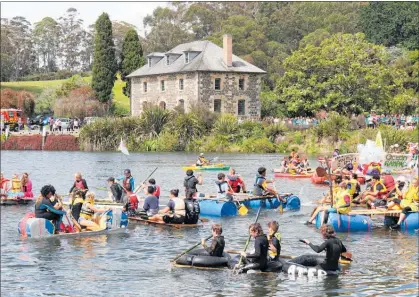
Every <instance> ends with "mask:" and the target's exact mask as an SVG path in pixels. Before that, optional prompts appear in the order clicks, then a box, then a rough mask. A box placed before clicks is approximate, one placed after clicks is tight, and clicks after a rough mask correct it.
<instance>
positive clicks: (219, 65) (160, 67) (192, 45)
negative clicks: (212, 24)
mask: <svg viewBox="0 0 419 297" xmlns="http://www.w3.org/2000/svg"><path fill="white" fill-rule="evenodd" d="M183 52H198V53H199V54H198V55H197V56H196V57H195V58H193V60H191V61H190V62H189V63H188V64H185V59H184V58H183V56H179V58H178V59H176V60H175V61H173V62H172V63H171V64H170V65H167V64H166V61H165V59H161V60H160V61H158V62H157V63H156V64H154V65H153V66H151V67H149V66H148V64H146V65H144V66H143V67H141V68H139V69H137V70H135V71H134V72H133V73H131V74H130V75H128V77H135V76H149V75H159V74H170V73H182V72H194V71H211V72H238V73H240V72H242V73H260V74H264V73H266V71H264V70H262V69H260V68H258V67H256V66H254V65H252V64H250V63H248V62H246V61H245V60H243V59H241V58H239V57H237V56H235V55H233V59H232V64H233V65H232V67H227V66H226V64H225V63H224V59H223V49H222V48H221V47H219V46H217V45H216V44H214V43H212V42H211V41H207V40H204V41H193V42H189V43H184V44H180V45H178V46H176V47H175V48H173V49H171V50H170V51H168V52H167V53H166V54H171V53H173V54H179V53H183ZM153 54H157V53H153ZM158 54H161V53H158ZM148 56H149V55H148ZM154 56H156V55H154Z"/></svg>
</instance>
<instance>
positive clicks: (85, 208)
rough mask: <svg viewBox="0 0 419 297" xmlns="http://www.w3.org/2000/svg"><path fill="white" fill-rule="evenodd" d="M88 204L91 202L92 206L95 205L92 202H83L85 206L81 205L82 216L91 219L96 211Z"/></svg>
mask: <svg viewBox="0 0 419 297" xmlns="http://www.w3.org/2000/svg"><path fill="white" fill-rule="evenodd" d="M88 204H90V205H91V206H93V205H94V204H93V203H92V202H85V203H83V206H82V207H81V211H80V216H81V217H83V218H85V219H86V220H91V219H92V218H93V215H94V214H95V212H94V211H93V210H91V209H90V208H89V207H88V206H87V205H88Z"/></svg>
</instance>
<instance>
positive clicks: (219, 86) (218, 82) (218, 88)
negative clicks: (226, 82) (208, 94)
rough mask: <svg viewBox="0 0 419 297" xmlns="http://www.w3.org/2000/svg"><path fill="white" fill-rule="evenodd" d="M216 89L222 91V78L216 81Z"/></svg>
mask: <svg viewBox="0 0 419 297" xmlns="http://www.w3.org/2000/svg"><path fill="white" fill-rule="evenodd" d="M215 89H216V90H221V78H216V79H215Z"/></svg>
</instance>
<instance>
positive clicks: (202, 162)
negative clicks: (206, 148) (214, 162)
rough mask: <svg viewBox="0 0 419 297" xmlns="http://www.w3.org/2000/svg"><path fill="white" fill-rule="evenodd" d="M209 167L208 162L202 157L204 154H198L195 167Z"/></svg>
mask: <svg viewBox="0 0 419 297" xmlns="http://www.w3.org/2000/svg"><path fill="white" fill-rule="evenodd" d="M207 165H210V162H209V161H208V160H207V158H205V157H204V153H200V154H199V157H198V160H197V161H196V166H207Z"/></svg>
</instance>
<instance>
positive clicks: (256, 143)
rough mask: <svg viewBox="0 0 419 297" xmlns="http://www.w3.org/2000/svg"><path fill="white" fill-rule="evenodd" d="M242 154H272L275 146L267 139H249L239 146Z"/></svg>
mask: <svg viewBox="0 0 419 297" xmlns="http://www.w3.org/2000/svg"><path fill="white" fill-rule="evenodd" d="M241 147H242V149H243V152H246V153H273V152H275V145H274V144H273V143H272V142H270V141H269V139H268V138H266V137H263V138H255V137H251V138H248V139H246V140H245V141H243V143H242V145H241Z"/></svg>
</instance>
